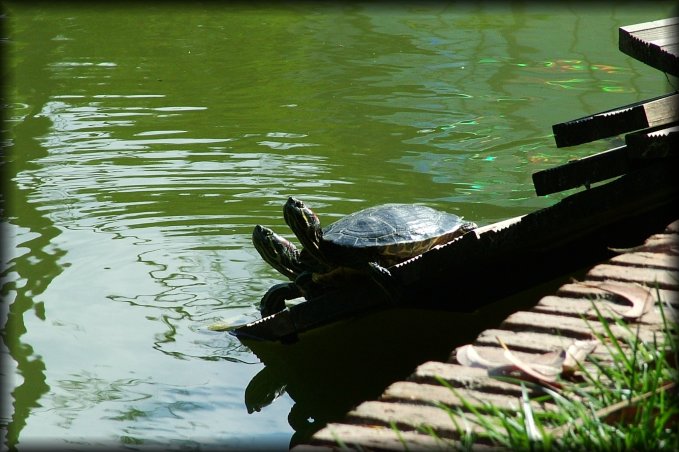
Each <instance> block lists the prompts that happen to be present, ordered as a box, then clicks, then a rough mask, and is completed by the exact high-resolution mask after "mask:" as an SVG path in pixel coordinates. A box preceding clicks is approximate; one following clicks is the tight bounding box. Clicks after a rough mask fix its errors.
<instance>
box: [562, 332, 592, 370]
mask: <svg viewBox="0 0 679 452" xmlns="http://www.w3.org/2000/svg"><path fill="white" fill-rule="evenodd" d="M598 343H599V341H598V340H596V339H593V340H585V341H575V342H573V343H572V344H571V345H569V346H568V348H567V349H566V359H565V360H564V361H563V372H564V373H573V372H575V371H576V370H577V369H578V363H580V362H582V361H584V360H585V358H587V355H589V354H590V353H592V352H593V351H594V349H595V348H596V346H597V344H598Z"/></svg>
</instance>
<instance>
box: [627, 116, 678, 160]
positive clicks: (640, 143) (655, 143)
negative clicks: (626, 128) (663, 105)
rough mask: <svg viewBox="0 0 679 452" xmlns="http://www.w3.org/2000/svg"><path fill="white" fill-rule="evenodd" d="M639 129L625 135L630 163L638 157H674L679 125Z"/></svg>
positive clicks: (676, 149) (676, 151) (676, 150)
mask: <svg viewBox="0 0 679 452" xmlns="http://www.w3.org/2000/svg"><path fill="white" fill-rule="evenodd" d="M673 124H674V125H673V126H672V127H664V126H663V127H660V128H655V129H651V130H648V129H647V130H641V131H638V132H634V133H629V134H627V135H625V145H627V155H628V157H629V163H630V164H636V163H638V162H637V160H639V159H642V160H643V159H656V158H665V157H671V156H674V157H676V155H677V153H678V152H679V125H676V123H673Z"/></svg>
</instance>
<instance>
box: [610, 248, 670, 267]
mask: <svg viewBox="0 0 679 452" xmlns="http://www.w3.org/2000/svg"><path fill="white" fill-rule="evenodd" d="M610 262H613V263H615V264H617V265H629V266H635V267H652V268H662V269H668V270H676V269H677V268H679V257H678V256H672V255H669V254H665V253H652V252H648V251H639V252H633V253H623V254H620V255H618V256H614V257H613V258H611V259H610Z"/></svg>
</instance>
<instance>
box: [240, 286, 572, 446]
mask: <svg viewBox="0 0 679 452" xmlns="http://www.w3.org/2000/svg"><path fill="white" fill-rule="evenodd" d="M571 276H574V275H569V276H568V277H561V278H558V279H555V280H553V281H550V282H548V283H545V284H543V285H540V286H537V287H534V288H532V289H531V290H528V291H524V292H520V293H518V294H516V295H513V296H511V297H507V298H504V299H502V300H500V301H497V302H494V303H492V304H489V305H487V306H485V307H483V308H482V309H479V310H477V311H475V312H472V313H460V312H450V311H442V310H433V309H416V308H392V309H385V310H379V311H373V312H369V313H367V314H364V315H360V316H356V317H354V318H351V319H347V320H343V321H340V322H336V323H333V324H330V325H327V326H324V327H321V328H317V329H314V330H311V331H308V332H305V333H302V334H300V335H299V340H298V341H296V342H294V343H292V344H283V343H280V342H268V341H257V340H250V339H241V342H242V343H243V344H244V345H246V346H247V347H248V348H250V349H251V350H252V351H253V352H254V353H255V354H256V355H257V357H258V358H259V359H260V360H261V361H262V362H263V363H264V364H265V367H264V368H263V369H262V370H261V371H260V372H259V373H258V374H257V375H256V376H255V377H254V378H253V379H252V380H251V381H250V383H249V385H248V387H247V388H246V391H245V403H246V406H247V408H248V411H250V412H253V411H259V410H261V409H264V408H265V407H266V406H267V405H269V404H271V403H272V402H274V400H275V399H276V398H277V397H278V396H279V395H281V394H283V393H284V392H287V393H288V395H289V396H290V397H291V398H292V399H293V400H294V401H295V405H294V406H293V407H292V409H291V411H290V414H289V416H288V421H289V423H290V425H291V427H292V428H293V429H294V430H295V434H294V435H293V437H292V439H291V443H290V445H291V447H292V446H294V445H296V444H299V443H300V442H304V441H306V440H308V439H309V437H310V436H311V435H313V433H315V432H316V431H318V430H319V429H321V428H322V427H323V426H325V425H326V424H327V423H328V422H333V421H338V420H340V419H342V418H343V417H344V415H345V414H346V413H347V412H348V411H349V410H351V409H352V408H354V407H355V406H357V405H358V404H360V403H361V402H362V401H365V400H369V399H375V398H377V397H379V395H380V394H381V393H382V392H383V391H384V389H385V388H386V387H387V386H388V385H389V384H391V383H393V382H395V381H398V380H402V379H405V378H407V377H408V375H410V374H411V373H412V372H413V371H414V370H415V368H416V367H417V366H418V365H420V364H422V363H424V362H426V361H432V360H435V361H447V360H448V358H449V355H450V353H451V352H452V351H453V349H454V348H456V347H458V346H460V345H462V344H466V343H470V342H472V341H474V339H475V338H476V337H477V336H478V335H479V334H480V332H481V331H483V330H484V329H488V328H492V327H496V326H497V325H499V324H500V323H501V322H502V320H503V319H504V318H505V317H507V316H508V315H509V314H511V313H512V312H515V311H517V310H520V309H527V308H529V307H531V306H532V305H534V304H535V303H536V302H537V301H538V300H539V299H540V297H542V296H544V295H547V294H549V293H552V292H553V291H554V290H556V288H557V287H559V286H560V285H562V284H563V283H565V282H567V281H568V280H569V279H570V277H571ZM451 295H454V294H451Z"/></svg>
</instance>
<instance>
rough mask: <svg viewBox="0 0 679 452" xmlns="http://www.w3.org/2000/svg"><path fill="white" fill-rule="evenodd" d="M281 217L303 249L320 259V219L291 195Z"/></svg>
mask: <svg viewBox="0 0 679 452" xmlns="http://www.w3.org/2000/svg"><path fill="white" fill-rule="evenodd" d="M283 218H285V222H286V223H287V224H288V226H289V227H290V229H291V230H292V232H294V233H295V235H296V236H297V238H298V239H299V241H300V243H301V244H302V246H303V247H304V249H305V250H307V252H309V253H310V254H311V255H312V256H314V257H316V258H317V259H319V258H320V259H319V260H321V261H322V260H323V259H322V253H321V252H320V245H321V239H322V238H323V230H322V229H321V221H320V220H319V219H318V217H317V216H316V214H315V213H314V211H313V210H311V209H310V208H308V207H307V206H306V204H304V203H303V202H302V201H300V200H299V199H295V198H293V197H292V196H291V197H289V198H288V202H286V203H285V206H284V207H283Z"/></svg>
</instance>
